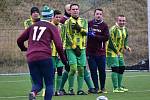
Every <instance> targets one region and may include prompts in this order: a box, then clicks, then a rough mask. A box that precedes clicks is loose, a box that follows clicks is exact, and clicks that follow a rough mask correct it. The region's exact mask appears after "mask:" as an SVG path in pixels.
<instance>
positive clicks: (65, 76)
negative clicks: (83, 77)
mask: <svg viewBox="0 0 150 100" xmlns="http://www.w3.org/2000/svg"><path fill="white" fill-rule="evenodd" d="M67 79H68V72H67V71H64V73H63V75H62V82H61V85H60V90H62V89H64V86H65V83H66V81H67Z"/></svg>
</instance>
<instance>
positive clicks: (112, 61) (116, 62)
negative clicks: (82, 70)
mask: <svg viewBox="0 0 150 100" xmlns="http://www.w3.org/2000/svg"><path fill="white" fill-rule="evenodd" d="M106 62H107V66H108V67H119V66H125V62H124V58H123V57H107V61H106Z"/></svg>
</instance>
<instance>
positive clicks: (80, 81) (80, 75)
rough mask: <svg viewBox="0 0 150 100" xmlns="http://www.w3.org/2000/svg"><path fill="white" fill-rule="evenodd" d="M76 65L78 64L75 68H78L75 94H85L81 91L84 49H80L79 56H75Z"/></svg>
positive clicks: (84, 62)
mask: <svg viewBox="0 0 150 100" xmlns="http://www.w3.org/2000/svg"><path fill="white" fill-rule="evenodd" d="M77 65H78V67H77V69H78V76H77V83H78V92H77V95H87V94H86V93H85V92H84V91H83V82H84V66H86V54H85V49H82V50H81V55H80V57H77Z"/></svg>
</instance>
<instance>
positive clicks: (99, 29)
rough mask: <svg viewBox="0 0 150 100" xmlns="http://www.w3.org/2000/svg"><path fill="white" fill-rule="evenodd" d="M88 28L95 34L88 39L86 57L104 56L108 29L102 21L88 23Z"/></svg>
mask: <svg viewBox="0 0 150 100" xmlns="http://www.w3.org/2000/svg"><path fill="white" fill-rule="evenodd" d="M88 28H92V29H93V31H94V32H95V36H94V37H88V40H87V47H86V53H87V55H94V56H101V55H106V41H108V38H109V29H108V26H107V24H106V23H105V22H104V21H96V20H95V19H93V20H91V21H89V22H88Z"/></svg>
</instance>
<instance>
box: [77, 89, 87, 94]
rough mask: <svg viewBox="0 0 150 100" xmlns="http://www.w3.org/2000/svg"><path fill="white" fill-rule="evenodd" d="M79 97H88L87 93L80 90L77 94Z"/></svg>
mask: <svg viewBox="0 0 150 100" xmlns="http://www.w3.org/2000/svg"><path fill="white" fill-rule="evenodd" d="M77 95H87V93H85V92H84V91H83V90H79V91H78V92H77Z"/></svg>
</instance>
